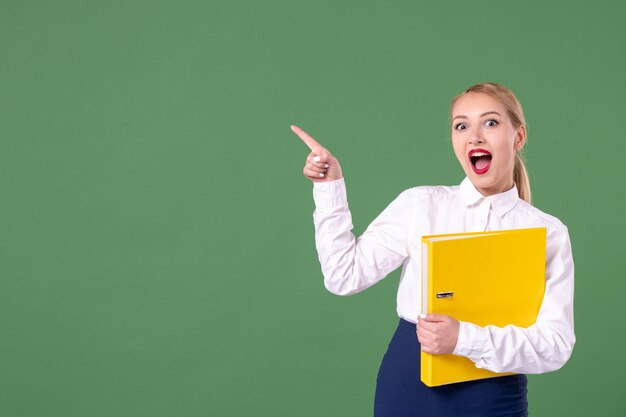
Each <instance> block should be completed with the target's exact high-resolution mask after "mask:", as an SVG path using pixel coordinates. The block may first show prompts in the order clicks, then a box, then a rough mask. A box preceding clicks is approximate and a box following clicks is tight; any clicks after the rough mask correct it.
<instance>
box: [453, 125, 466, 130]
mask: <svg viewBox="0 0 626 417" xmlns="http://www.w3.org/2000/svg"><path fill="white" fill-rule="evenodd" d="M465 129H467V125H466V124H465V123H457V124H455V125H454V130H465Z"/></svg>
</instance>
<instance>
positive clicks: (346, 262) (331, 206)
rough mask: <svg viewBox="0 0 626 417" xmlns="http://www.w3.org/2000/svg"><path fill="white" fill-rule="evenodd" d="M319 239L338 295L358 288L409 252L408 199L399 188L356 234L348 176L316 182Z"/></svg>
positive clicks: (318, 245) (383, 273)
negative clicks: (374, 216)
mask: <svg viewBox="0 0 626 417" xmlns="http://www.w3.org/2000/svg"><path fill="white" fill-rule="evenodd" d="M313 187H314V188H313V197H314V200H315V206H316V209H315V212H314V213H313V219H314V223H315V244H316V248H317V252H318V256H319V261H320V264H321V266H322V273H323V274H324V285H325V286H326V288H327V289H328V290H329V291H330V292H332V293H334V294H337V295H351V294H355V293H357V292H360V291H362V290H364V289H366V288H368V287H370V286H372V285H374V284H375V283H376V282H378V281H380V280H381V279H383V278H385V277H386V276H387V275H388V274H389V273H390V272H391V271H393V270H395V269H396V268H398V267H399V266H400V265H401V264H402V263H403V262H404V260H405V259H406V258H407V257H408V255H409V252H408V248H407V244H406V242H407V238H408V230H410V229H409V227H410V201H409V195H408V193H407V192H404V193H402V194H400V195H399V196H398V197H397V198H396V199H395V200H394V201H393V202H392V203H391V204H390V205H389V206H388V207H387V208H386V209H385V210H384V211H383V212H382V213H381V214H380V215H379V216H378V217H377V218H376V219H375V220H374V221H373V222H372V223H371V224H370V225H369V227H368V228H367V230H366V231H365V232H364V233H363V234H362V235H361V236H360V237H358V238H356V237H355V236H354V234H353V233H352V228H353V225H352V215H351V213H350V210H349V208H348V200H347V195H346V188H345V182H344V179H343V178H341V179H338V180H336V181H332V182H316V183H314V186H313Z"/></svg>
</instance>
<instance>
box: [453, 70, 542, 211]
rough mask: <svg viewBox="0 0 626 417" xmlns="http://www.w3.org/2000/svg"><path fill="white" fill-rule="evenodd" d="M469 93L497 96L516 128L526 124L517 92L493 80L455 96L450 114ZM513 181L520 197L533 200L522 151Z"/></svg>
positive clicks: (516, 155)
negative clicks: (456, 104)
mask: <svg viewBox="0 0 626 417" xmlns="http://www.w3.org/2000/svg"><path fill="white" fill-rule="evenodd" d="M467 93H483V94H487V95H489V96H491V97H493V98H495V99H496V100H498V101H499V102H500V103H501V104H502V105H503V106H504V107H505V108H506V111H507V113H508V115H509V119H511V124H512V125H513V128H514V129H517V128H518V127H520V126H524V127H525V126H526V120H525V119H524V112H523V111H522V105H521V104H520V102H519V101H518V100H517V97H515V94H513V92H512V91H511V90H509V89H508V88H506V87H505V86H503V85H501V84H498V83H492V82H486V83H478V84H474V85H473V86H471V87H470V88H468V89H467V90H465V91H463V92H462V93H461V94H459V95H458V96H456V97H454V98H453V99H452V104H451V105H450V115H452V108H453V107H454V103H456V101H457V100H458V99H459V98H461V96H463V95H464V94H467ZM450 117H452V116H450ZM513 181H514V182H515V185H516V186H517V192H518V194H519V198H521V199H522V200H524V201H526V202H527V203H529V204H530V203H531V200H532V196H531V193H530V181H529V180H528V171H527V170H526V165H524V160H523V159H522V156H521V155H520V152H517V153H516V154H515V165H514V167H513Z"/></svg>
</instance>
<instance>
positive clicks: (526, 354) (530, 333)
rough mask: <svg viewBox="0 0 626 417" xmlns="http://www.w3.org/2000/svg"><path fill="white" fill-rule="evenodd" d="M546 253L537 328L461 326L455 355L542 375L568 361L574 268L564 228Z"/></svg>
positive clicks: (497, 369) (485, 364)
mask: <svg viewBox="0 0 626 417" xmlns="http://www.w3.org/2000/svg"><path fill="white" fill-rule="evenodd" d="M546 250H547V251H546V290H545V294H544V298H543V302H542V305H541V309H540V310H539V314H538V316H537V321H536V323H535V324H533V325H531V326H530V327H528V328H521V327H517V326H506V327H503V328H500V327H496V326H485V327H480V326H477V325H475V324H472V323H467V322H461V326H460V330H459V337H458V342H457V344H456V347H455V349H454V354H456V355H462V356H466V357H468V358H469V359H471V360H472V361H473V362H474V363H476V367H478V368H485V369H488V370H490V371H494V372H518V373H527V374H540V373H545V372H550V371H555V370H557V369H559V368H561V367H562V366H563V365H564V364H565V362H567V360H568V359H569V358H570V356H571V354H572V350H573V348H574V344H575V342H576V337H575V335H574V311H573V302H574V263H573V259H572V250H571V245H570V239H569V235H568V233H567V228H566V227H565V226H563V225H560V227H558V228H557V229H556V230H555V231H554V236H553V237H552V238H551V239H549V240H548V243H547V248H546Z"/></svg>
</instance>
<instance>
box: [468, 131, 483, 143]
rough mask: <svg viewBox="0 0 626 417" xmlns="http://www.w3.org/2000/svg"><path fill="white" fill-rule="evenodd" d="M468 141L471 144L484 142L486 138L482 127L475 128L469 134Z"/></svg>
mask: <svg viewBox="0 0 626 417" xmlns="http://www.w3.org/2000/svg"><path fill="white" fill-rule="evenodd" d="M468 141H469V144H470V145H477V144H479V143H484V142H485V140H484V139H483V136H482V134H481V132H480V129H474V130H473V131H472V132H470V134H469V136H468Z"/></svg>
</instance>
